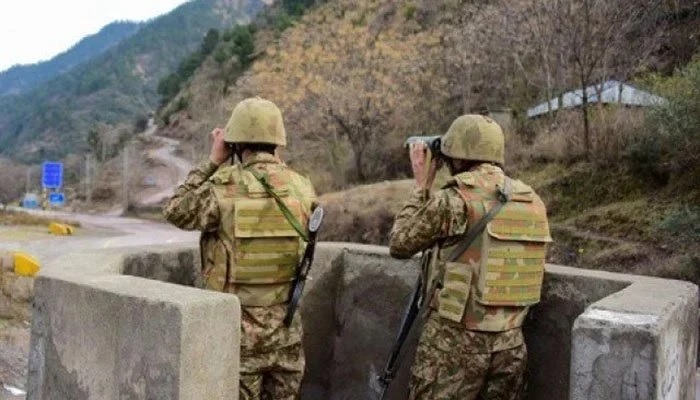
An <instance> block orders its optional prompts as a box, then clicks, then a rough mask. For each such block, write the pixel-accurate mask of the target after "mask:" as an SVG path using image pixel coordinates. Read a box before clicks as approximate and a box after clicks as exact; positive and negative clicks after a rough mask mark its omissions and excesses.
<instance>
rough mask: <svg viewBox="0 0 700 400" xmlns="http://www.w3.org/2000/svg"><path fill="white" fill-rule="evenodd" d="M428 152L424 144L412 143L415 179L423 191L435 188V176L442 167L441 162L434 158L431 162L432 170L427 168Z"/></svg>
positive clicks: (411, 150)
mask: <svg viewBox="0 0 700 400" xmlns="http://www.w3.org/2000/svg"><path fill="white" fill-rule="evenodd" d="M428 151H429V150H428V147H427V146H426V145H425V143H423V142H415V143H411V145H410V148H409V156H410V158H411V168H412V169H413V177H414V178H415V180H416V186H417V187H418V188H419V189H423V190H426V189H430V187H431V186H433V181H434V180H435V175H436V174H437V170H438V168H439V167H440V162H439V160H438V159H436V158H433V159H432V160H431V161H430V168H427V166H426V164H427V162H428V160H427V158H428V157H427V154H428Z"/></svg>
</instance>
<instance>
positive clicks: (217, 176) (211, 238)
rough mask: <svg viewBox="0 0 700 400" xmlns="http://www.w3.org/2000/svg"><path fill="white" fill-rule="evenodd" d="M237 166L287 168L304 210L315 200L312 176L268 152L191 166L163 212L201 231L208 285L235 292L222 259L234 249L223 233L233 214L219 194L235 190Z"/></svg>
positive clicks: (181, 225)
mask: <svg viewBox="0 0 700 400" xmlns="http://www.w3.org/2000/svg"><path fill="white" fill-rule="evenodd" d="M237 168H242V169H244V170H245V169H248V168H254V169H255V170H256V171H258V172H259V173H262V174H263V175H265V174H266V172H269V171H273V170H274V171H280V170H284V171H286V172H288V174H287V176H289V177H291V179H290V182H285V183H286V184H287V185H288V187H289V189H290V191H291V193H292V195H293V196H294V197H296V198H299V199H300V200H301V204H302V207H303V208H304V212H305V213H310V209H311V206H312V203H313V202H314V201H315V193H314V190H313V187H312V186H311V183H310V182H309V180H308V179H307V178H305V177H303V176H301V175H299V174H296V173H294V172H293V171H291V170H289V169H288V168H287V167H286V165H285V164H284V163H282V162H281V161H280V160H279V158H277V157H275V156H273V155H270V154H266V153H256V154H253V155H251V156H250V157H249V158H247V159H246V160H245V163H244V164H243V165H242V166H241V167H238V166H222V167H221V168H219V167H217V166H216V165H215V164H213V163H211V162H209V161H207V162H204V163H202V164H200V165H199V166H198V167H196V168H195V169H194V170H192V171H191V172H190V173H189V175H188V176H187V178H186V180H185V182H184V183H183V184H182V185H180V186H179V187H178V188H177V189H176V190H175V194H174V196H173V197H172V198H171V199H170V201H169V202H168V203H167V204H166V206H165V208H164V215H165V217H166V219H167V220H168V221H169V222H171V223H172V224H174V225H175V226H177V227H179V228H181V229H186V230H200V231H202V239H201V242H200V246H201V251H202V264H203V265H202V268H203V269H204V271H205V281H206V282H207V283H206V285H207V288H208V289H213V290H227V291H229V292H232V293H235V291H234V289H235V288H232V289H231V290H228V289H227V284H226V282H227V280H228V279H230V278H231V277H230V276H229V277H226V276H225V275H226V271H227V268H226V265H219V264H222V263H223V264H226V262H222V261H221V260H226V259H231V258H230V257H224V256H221V253H222V251H227V252H231V251H232V249H233V248H234V244H233V243H229V242H230V240H228V239H225V236H224V235H222V233H223V231H224V230H225V228H226V226H225V225H222V224H228V226H232V224H233V221H224V220H223V219H230V218H233V215H234V213H233V212H232V210H228V209H226V207H222V203H221V200H220V198H218V197H217V194H218V195H220V194H221V193H222V192H224V193H227V192H229V191H231V190H234V191H235V190H236V185H235V182H232V181H230V180H229V179H228V177H230V176H232V174H235V171H236V169H237Z"/></svg>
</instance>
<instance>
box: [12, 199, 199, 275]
mask: <svg viewBox="0 0 700 400" xmlns="http://www.w3.org/2000/svg"><path fill="white" fill-rule="evenodd" d="M32 213H34V214H38V215H42V216H47V217H55V218H57V219H62V220H69V221H77V222H79V223H80V228H79V229H77V230H76V234H75V235H73V236H53V235H49V234H48V233H46V230H45V229H44V228H16V227H13V228H2V229H0V250H10V251H17V250H21V251H26V252H28V253H30V254H32V255H34V256H35V257H37V258H38V259H39V261H41V262H42V263H44V262H48V261H50V260H51V259H53V258H55V257H57V256H60V255H63V254H68V253H71V252H76V251H85V250H95V249H107V248H115V247H128V246H147V245H159V244H166V243H196V242H197V240H198V237H199V234H198V233H197V232H186V231H182V230H179V229H177V228H175V227H173V226H171V225H168V224H164V223H160V222H155V221H148V220H141V219H136V218H123V217H116V216H107V215H89V214H70V213H62V212H55V211H33V212H32Z"/></svg>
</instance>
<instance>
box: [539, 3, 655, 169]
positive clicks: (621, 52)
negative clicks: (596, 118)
mask: <svg viewBox="0 0 700 400" xmlns="http://www.w3.org/2000/svg"><path fill="white" fill-rule="evenodd" d="M556 2H557V3H558V5H557V7H556V8H555V9H554V12H553V14H552V21H551V22H552V24H553V26H554V31H555V32H556V33H559V34H560V35H561V37H562V38H563V40H564V46H565V49H566V50H567V52H568V60H569V61H570V62H571V65H572V67H573V68H572V69H573V73H574V76H575V78H576V81H577V84H578V86H579V89H580V90H581V102H582V105H581V118H582V122H583V134H584V138H583V141H584V146H585V154H586V156H587V157H588V156H590V154H591V148H592V140H591V133H590V117H589V107H588V106H589V103H590V101H589V100H590V97H589V96H590V93H589V92H588V91H587V89H588V88H589V87H590V86H592V85H594V84H596V83H599V82H602V81H604V80H605V79H606V78H609V77H610V76H609V74H610V72H613V71H614V72H616V73H617V74H618V75H619V77H620V78H624V77H625V76H624V75H627V74H628V73H629V72H630V71H632V70H633V69H634V68H635V66H638V65H640V63H641V62H643V61H644V60H645V59H646V58H647V57H648V56H649V54H650V53H651V51H652V49H653V48H654V47H655V46H656V43H655V41H654V40H646V41H644V42H641V43H640V42H638V41H635V40H634V35H635V34H637V33H639V32H640V31H641V30H642V29H643V27H644V24H645V23H646V22H648V21H649V20H650V19H652V18H653V16H654V15H655V14H656V13H658V12H659V10H660V8H659V7H660V5H659V4H660V2H658V1H656V0H636V1H630V0H556ZM659 31H661V30H659Z"/></svg>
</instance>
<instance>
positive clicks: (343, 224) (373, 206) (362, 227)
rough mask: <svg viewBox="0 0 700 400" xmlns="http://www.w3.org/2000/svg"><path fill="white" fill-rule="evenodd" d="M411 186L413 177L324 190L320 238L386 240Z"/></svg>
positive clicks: (354, 240)
mask: <svg viewBox="0 0 700 400" xmlns="http://www.w3.org/2000/svg"><path fill="white" fill-rule="evenodd" d="M412 187H413V182H412V181H410V180H401V181H385V182H380V183H375V184H371V185H364V186H358V187H355V188H352V189H349V190H346V191H342V192H334V193H327V194H324V195H323V196H321V198H320V201H321V203H322V205H323V206H324V208H325V210H326V217H325V221H326V222H325V223H324V226H323V228H322V231H321V240H328V241H344V242H357V243H371V244H387V242H388V233H389V230H390V229H391V225H392V224H393V223H394V215H396V213H397V212H399V210H400V209H401V207H402V205H403V202H404V201H405V199H406V197H407V196H408V194H409V193H410V191H411V188H412Z"/></svg>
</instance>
